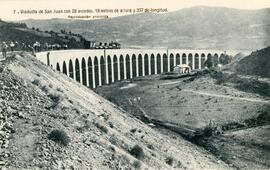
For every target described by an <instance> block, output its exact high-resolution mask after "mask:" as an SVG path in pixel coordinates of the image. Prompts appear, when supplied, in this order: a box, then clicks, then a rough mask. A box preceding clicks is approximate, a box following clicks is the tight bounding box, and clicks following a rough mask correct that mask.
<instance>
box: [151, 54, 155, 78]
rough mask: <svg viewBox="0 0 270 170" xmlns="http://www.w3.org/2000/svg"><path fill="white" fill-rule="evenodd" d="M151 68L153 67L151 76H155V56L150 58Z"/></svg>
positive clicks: (152, 55)
mask: <svg viewBox="0 0 270 170" xmlns="http://www.w3.org/2000/svg"><path fill="white" fill-rule="evenodd" d="M150 66H151V68H150V70H151V73H150V74H151V75H152V74H155V56H154V54H151V56H150Z"/></svg>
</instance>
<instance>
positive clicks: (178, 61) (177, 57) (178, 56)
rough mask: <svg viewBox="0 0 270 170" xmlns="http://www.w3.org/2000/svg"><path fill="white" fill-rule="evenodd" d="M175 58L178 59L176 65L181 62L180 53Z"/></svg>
mask: <svg viewBox="0 0 270 170" xmlns="http://www.w3.org/2000/svg"><path fill="white" fill-rule="evenodd" d="M175 60H176V63H175V65H179V64H180V54H179V53H177V54H176V56H175Z"/></svg>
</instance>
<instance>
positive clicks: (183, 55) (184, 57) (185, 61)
mask: <svg viewBox="0 0 270 170" xmlns="http://www.w3.org/2000/svg"><path fill="white" fill-rule="evenodd" d="M182 64H187V55H186V53H183V54H182Z"/></svg>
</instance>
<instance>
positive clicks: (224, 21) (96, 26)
mask: <svg viewBox="0 0 270 170" xmlns="http://www.w3.org/2000/svg"><path fill="white" fill-rule="evenodd" d="M269 11H270V9H260V10H238V9H230V8H221V7H205V6H198V7H192V8H186V9H182V10H179V11H175V12H169V13H166V14H152V13H144V14H136V15H129V16H121V17H116V18H110V19H103V20H88V21H86V20H65V19H50V20H25V21H22V22H24V23H26V24H27V25H28V26H30V27H32V26H35V27H39V28H40V29H42V30H60V29H65V30H71V31H73V32H75V33H80V34H82V35H83V36H85V37H86V38H87V39H89V40H93V41H110V40H116V41H118V42H120V43H121V44H122V46H123V47H131V48H132V47H133V48H138V47H148V48H151V47H168V48H212V49H258V48H263V47H265V46H268V45H270V37H269V36H270V32H269V31H270V20H269Z"/></svg>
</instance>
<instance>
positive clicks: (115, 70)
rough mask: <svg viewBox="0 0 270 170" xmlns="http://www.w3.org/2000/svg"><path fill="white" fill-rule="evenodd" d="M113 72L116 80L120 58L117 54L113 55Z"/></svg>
mask: <svg viewBox="0 0 270 170" xmlns="http://www.w3.org/2000/svg"><path fill="white" fill-rule="evenodd" d="M113 74H114V77H113V78H114V81H117V80H118V59H117V56H116V55H114V56H113Z"/></svg>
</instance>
